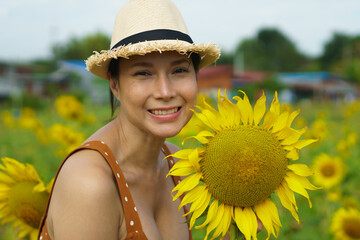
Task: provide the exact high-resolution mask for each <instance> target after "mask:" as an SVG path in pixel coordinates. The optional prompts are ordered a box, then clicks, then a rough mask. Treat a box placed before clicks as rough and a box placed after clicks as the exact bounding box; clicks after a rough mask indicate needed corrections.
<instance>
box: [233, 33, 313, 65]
mask: <svg viewBox="0 0 360 240" xmlns="http://www.w3.org/2000/svg"><path fill="white" fill-rule="evenodd" d="M241 53H242V54H243V55H244V63H245V64H244V65H245V70H263V71H297V70H298V69H299V67H300V66H302V65H304V64H305V63H306V62H307V61H308V60H307V58H306V57H305V56H304V55H303V54H301V53H299V51H298V50H297V49H296V46H295V45H294V43H292V42H291V41H290V40H289V39H288V38H287V37H286V36H285V35H284V34H282V33H281V32H280V31H279V30H276V29H269V28H265V29H261V30H260V31H259V32H258V34H257V36H256V37H255V38H249V39H245V40H244V41H242V42H241V43H240V44H239V46H238V48H237V50H236V54H241Z"/></svg>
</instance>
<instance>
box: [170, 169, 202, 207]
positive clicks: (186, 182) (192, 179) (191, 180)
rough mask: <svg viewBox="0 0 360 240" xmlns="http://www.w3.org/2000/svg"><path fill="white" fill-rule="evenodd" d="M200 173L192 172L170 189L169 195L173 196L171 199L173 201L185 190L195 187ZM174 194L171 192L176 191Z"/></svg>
mask: <svg viewBox="0 0 360 240" xmlns="http://www.w3.org/2000/svg"><path fill="white" fill-rule="evenodd" d="M200 177H201V174H200V173H195V174H192V175H190V176H188V177H186V178H185V179H183V180H182V181H181V182H180V183H179V184H177V185H176V186H175V187H174V189H173V190H172V191H171V196H172V197H173V201H175V200H176V199H177V198H178V197H180V196H181V195H183V194H184V193H185V192H187V191H190V190H192V189H193V188H195V187H196V186H197V185H198V184H199V181H200ZM176 191H177V193H176V195H175V196H174V195H173V193H174V192H176Z"/></svg>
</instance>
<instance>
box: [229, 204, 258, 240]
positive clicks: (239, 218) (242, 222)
mask: <svg viewBox="0 0 360 240" xmlns="http://www.w3.org/2000/svg"><path fill="white" fill-rule="evenodd" d="M234 217H235V222H236V225H237V226H238V228H239V229H240V231H241V232H242V233H243V234H244V236H245V238H246V240H251V237H253V238H254V239H257V237H256V231H257V227H258V224H257V219H256V216H255V214H254V212H253V210H252V209H251V207H245V208H244V209H242V208H241V207H236V208H235V211H234Z"/></svg>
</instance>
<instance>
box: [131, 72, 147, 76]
mask: <svg viewBox="0 0 360 240" xmlns="http://www.w3.org/2000/svg"><path fill="white" fill-rule="evenodd" d="M134 76H150V73H149V72H146V71H139V72H136V73H135V74H134Z"/></svg>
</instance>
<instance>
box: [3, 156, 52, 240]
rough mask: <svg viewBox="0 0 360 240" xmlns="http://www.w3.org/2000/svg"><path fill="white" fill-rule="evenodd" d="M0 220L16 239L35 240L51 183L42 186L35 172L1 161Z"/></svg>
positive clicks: (29, 167)
mask: <svg viewBox="0 0 360 240" xmlns="http://www.w3.org/2000/svg"><path fill="white" fill-rule="evenodd" d="M1 160H2V163H3V165H1V164H0V170H1V171H0V219H2V221H1V223H2V224H6V223H9V222H12V223H13V226H14V227H18V228H19V236H18V237H19V238H23V237H25V236H27V235H30V239H31V240H33V239H36V237H37V232H38V227H39V224H40V220H41V217H42V215H43V213H44V210H45V207H46V202H47V199H48V197H49V192H50V190H51V186H52V182H50V183H49V184H48V186H45V185H44V183H43V182H42V181H41V180H40V178H39V176H38V174H37V172H36V170H35V168H34V167H33V166H32V165H30V164H22V163H20V162H18V161H16V160H15V159H11V158H7V157H4V158H1Z"/></svg>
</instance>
